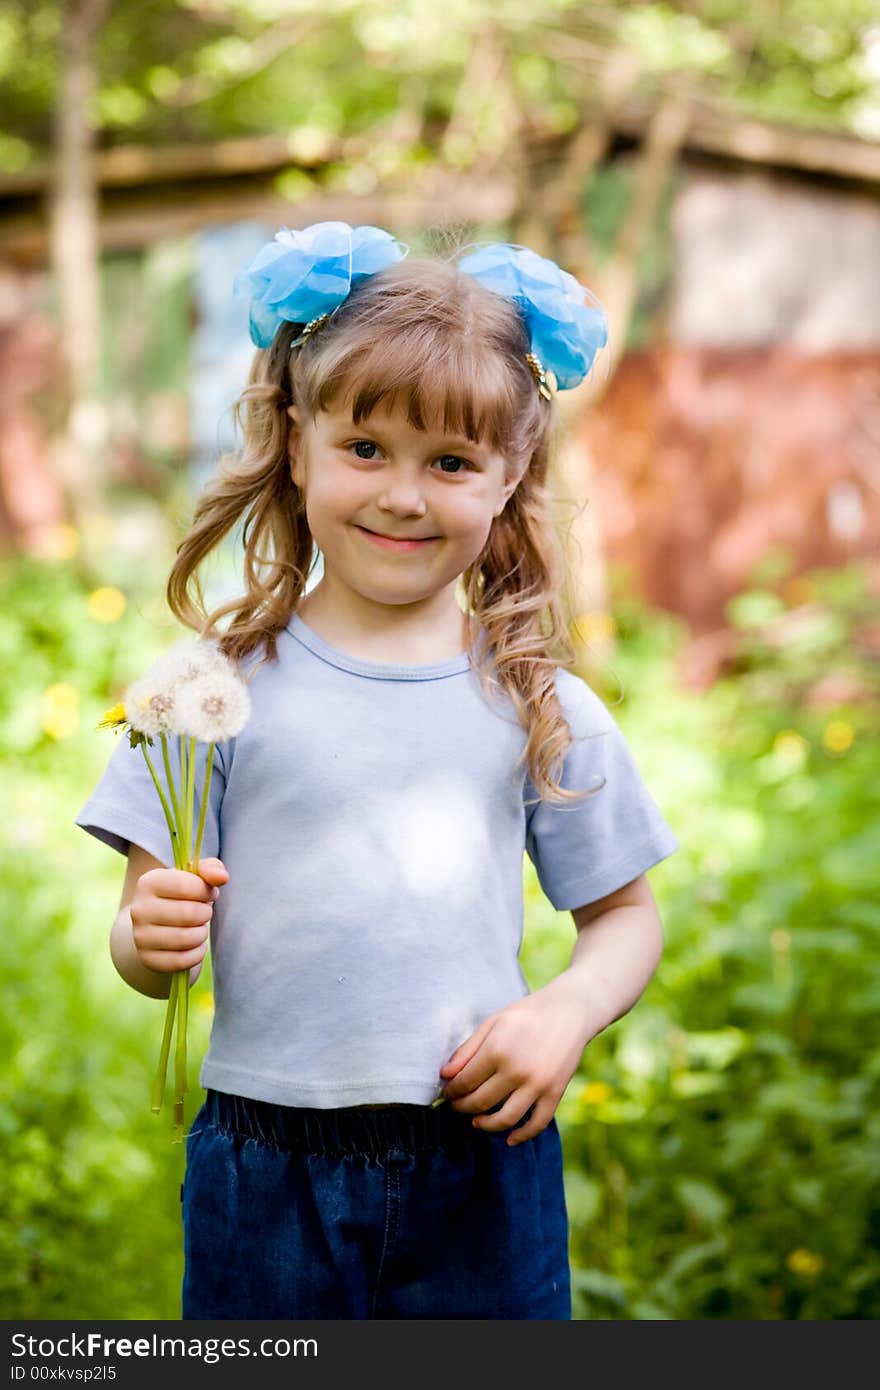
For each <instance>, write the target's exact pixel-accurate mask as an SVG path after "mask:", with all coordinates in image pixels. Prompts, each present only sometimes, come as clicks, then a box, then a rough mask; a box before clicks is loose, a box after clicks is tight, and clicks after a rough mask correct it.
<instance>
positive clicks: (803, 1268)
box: [785, 1246, 825, 1279]
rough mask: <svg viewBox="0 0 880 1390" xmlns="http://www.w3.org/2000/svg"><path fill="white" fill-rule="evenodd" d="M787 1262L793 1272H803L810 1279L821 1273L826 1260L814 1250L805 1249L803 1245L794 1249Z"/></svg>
mask: <svg viewBox="0 0 880 1390" xmlns="http://www.w3.org/2000/svg"><path fill="white" fill-rule="evenodd" d="M785 1263H786V1264H787V1265H788V1267H789V1269H790V1270H791V1272H792V1274H801V1275H803V1276H804V1277H805V1278H807V1279H810V1278H812V1277H813V1276H814V1275H816V1274H818V1273H819V1271H820V1270H821V1268H822V1266H823V1264H824V1263H825V1261H824V1260H823V1259H822V1256H821V1255H817V1254H816V1253H815V1252H814V1251H813V1250H805V1249H804V1248H803V1246H801V1247H800V1248H799V1249H797V1250H792V1252H791V1254H790V1255H788V1257H787V1258H786V1261H785Z"/></svg>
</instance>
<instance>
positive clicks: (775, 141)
mask: <svg viewBox="0 0 880 1390" xmlns="http://www.w3.org/2000/svg"><path fill="white" fill-rule="evenodd" d="M652 111H653V108H652V107H646V106H645V105H644V103H635V102H633V101H632V100H630V101H627V102H623V103H621V105H620V106H619V107H618V109H617V110H616V111H615V112H614V114H613V118H612V128H613V129H614V130H615V131H616V132H617V133H618V134H620V135H624V136H627V137H631V138H633V139H641V137H642V136H643V135H644V133H645V131H646V130H647V128H648V125H649V124H650V120H651V115H652ZM587 114H588V113H585V117H586V115H587ZM568 138H571V137H568ZM363 145H364V140H363V138H358V137H353V138H352V139H346V138H344V137H339V138H337V137H332V136H327V137H326V138H322V139H320V140H318V139H316V138H315V137H314V135H313V133H310V134H309V138H308V142H307V141H306V137H305V135H304V133H302V132H298V131H291V132H289V133H288V134H285V135H259V136H251V137H248V138H246V139H236V140H218V141H213V142H210V143H202V144H187V145H175V146H170V147H163V146H151V145H121V146H119V147H117V148H116V149H111V150H102V151H100V152H99V153H98V155H97V159H96V164H97V177H98V182H99V184H100V186H101V187H102V188H106V189H111V188H126V187H136V186H137V187H141V186H145V185H148V184H155V183H175V182H178V181H184V180H185V181H195V180H205V181H211V180H212V179H217V178H229V177H230V176H236V175H259V174H270V173H279V172H281V171H282V170H284V169H290V168H298V169H304V170H316V169H320V168H321V167H323V166H324V165H325V164H327V163H329V162H332V161H335V160H339V159H351V158H357V156H358V154H359V153H360V151H361V149H362V148H363ZM559 145H560V141H559V138H558V137H552V138H550V139H548V140H547V141H546V142H541V144H540V147H539V148H538V149H537V150H536V153H537V154H539V155H540V153H541V150H542V149H543V151H544V152H546V153H547V154H549V153H552V151H553V149H554V148H557V149H558V148H559ZM685 150H686V151H688V150H689V151H693V152H695V153H706V154H721V155H726V156H728V157H733V158H736V159H742V160H745V161H746V162H748V163H752V164H769V165H779V166H781V167H785V168H790V169H802V170H804V171H805V172H806V171H808V172H811V173H816V172H822V173H827V174H830V175H838V176H839V177H841V178H848V179H856V180H860V181H864V182H866V183H880V143H878V142H876V141H871V140H861V139H859V138H858V137H857V136H855V135H844V134H839V135H838V134H834V133H831V132H828V131H823V130H810V129H803V128H801V127H799V126H784V125H770V124H767V123H766V122H762V121H755V120H750V119H749V118H748V117H745V116H742V115H740V114H738V113H737V112H736V111H733V110H731V109H730V108H727V109H725V108H723V107H721V106H710V105H709V104H708V103H707V102H706V101H705V100H704V99H703V100H700V101H698V105H697V109H696V111H695V114H694V117H693V123H692V125H691V129H690V131H689V133H688V138H687V141H686V143H685ZM48 177H49V165H48V162H46V161H43V162H40V163H37V164H34V165H33V167H32V168H30V169H24V170H21V171H19V172H18V173H0V205H2V202H3V201H4V200H6V201H10V200H14V199H18V198H26V197H28V196H31V197H33V196H38V195H41V194H42V193H43V192H44V191H45V188H46V185H47V181H48Z"/></svg>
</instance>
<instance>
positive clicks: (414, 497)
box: [288, 404, 519, 611]
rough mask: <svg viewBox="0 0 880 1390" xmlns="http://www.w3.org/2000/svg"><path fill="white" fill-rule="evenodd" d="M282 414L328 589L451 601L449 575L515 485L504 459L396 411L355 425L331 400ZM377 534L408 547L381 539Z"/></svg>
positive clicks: (476, 545) (474, 553) (357, 596)
mask: <svg viewBox="0 0 880 1390" xmlns="http://www.w3.org/2000/svg"><path fill="white" fill-rule="evenodd" d="M288 414H289V415H290V417H291V420H292V429H291V434H290V444H289V453H290V466H291V477H292V478H293V481H294V482H295V483H296V484H297V486H298V487H299V488H300V489H301V490H302V491H303V493H304V495H305V502H306V517H307V520H308V525H309V529H310V531H311V533H312V535H313V536H314V538H315V541H316V543H317V544H318V545H319V546H320V548H321V553H322V555H323V559H324V573H325V575H326V576H327V577H328V579H329V580H330V583H331V584H332V586H333V587H334V589H336V591H337V594H339V591H340V586H343V588H344V590H345V591H346V593H345V597H346V598H347V599H348V600H349V601H351V600H354V602H355V605H358V604H359V603H362V602H363V601H364V600H366V601H367V603H368V604H380V605H386V604H396V605H403V604H409V605H415V606H416V607H419V606H420V605H422V604H425V602H426V601H427V600H435V599H436V597H437V596H438V595H439V594H440V593H441V591H448V598H449V601H450V605H455V592H454V591H455V582H456V580H457V579H458V577H459V575H460V574H461V573H462V572H463V571H464V570H465V569H466V568H467V567H468V565H470V564H472V563H473V561H474V560H476V559H477V557H478V556H479V555H480V553H481V551H482V550H483V547H484V546H485V544H486V540H487V539H488V536H489V531H490V529H491V527H492V523H493V521H494V520H495V518H496V517H497V516H499V515H500V514H501V512H502V511H503V510H504V506H505V503H506V502H507V499H508V498H509V497H510V495H511V493H512V492H513V491H514V489H515V488H516V485H517V482H518V481H519V477H518V476H515V477H514V476H511V469H510V467H509V465H508V464H507V461H506V460H505V458H504V457H502V455H500V454H497V453H494V452H493V451H492V450H491V448H490V447H489V446H488V445H484V444H480V445H474V444H472V443H470V442H469V441H468V440H467V439H465V438H457V437H455V436H453V435H444V434H442V433H438V432H437V431H436V430H431V431H430V432H427V433H426V432H423V431H421V430H417V429H416V428H415V427H414V426H413V425H411V424H410V423H409V421H408V420H407V419H406V416H405V414H403V413H402V412H401V413H397V412H393V413H392V412H389V411H386V410H381V411H380V410H377V411H375V412H374V413H373V414H372V415H371V416H370V417H369V418H368V419H367V420H364V421H361V423H360V424H358V425H355V424H354V423H353V421H352V418H351V413H350V410H349V409H348V408H347V406H346V405H340V404H334V405H333V406H332V407H331V408H330V410H329V411H320V412H319V413H318V415H317V417H316V419H314V420H311V419H308V418H305V417H303V416H302V414H301V412H299V411H298V410H297V408H296V406H291V407H290V408H289V410H288ZM370 533H372V534H370ZM377 535H378V536H380V537H383V536H384V537H388V538H393V539H398V540H404V541H409V542H413V541H415V542H417V543H416V544H412V543H410V544H408V545H393V544H388V543H387V542H386V543H384V544H383V543H382V541H381V540H377V539H376V536H377ZM427 606H429V607H430V608H431V609H432V611H434V609H435V606H436V605H435V603H433V602H432V603H430V604H429V605H427ZM456 611H457V608H456Z"/></svg>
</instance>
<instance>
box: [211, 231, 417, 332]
mask: <svg viewBox="0 0 880 1390" xmlns="http://www.w3.org/2000/svg"><path fill="white" fill-rule="evenodd" d="M408 250H409V248H408V247H407V246H404V244H403V243H402V242H399V241H397V239H396V238H395V237H393V236H391V234H390V232H384V231H383V230H382V229H381V227H366V226H365V227H350V226H349V225H348V223H347V222H315V223H313V224H312V226H310V227H305V228H304V229H303V230H302V231H298V232H297V231H291V230H290V229H289V228H287V227H284V228H282V230H281V231H280V232H276V233H275V237H274V240H273V241H270V242H267V243H266V245H265V246H263V247H262V248H261V249H260V250H259V251H258V252H257V254H256V256H255V257H254V259H253V260H252V261H251V263H250V265H249V266H248V267H247V268H246V269H245V270H241V271H239V272H238V274H237V275H236V277H235V282H234V293H235V294H240V293H243V292H246V293H248V294H250V296H251V305H250V321H249V328H250V335H251V342H252V343H255V344H256V346H257V347H260V348H267V347H270V346H271V345H272V341H273V339H274V337H275V334H276V333H277V331H278V328H279V326H280V325H281V324H282V323H284V322H285V321H286V322H289V323H305V324H308V323H310V322H311V321H312V320H314V319H316V318H320V317H321V316H322V315H323V314H332V313H333V311H334V310H335V309H338V308H339V306H340V304H342V303H343V302H344V300H345V299H346V298H347V297H348V293H349V291H350V289H351V287H352V285H356V284H357V283H358V281H359V280H364V279H365V278H366V277H367V276H368V275H375V273H376V271H377V270H383V269H384V268H385V266H388V265H393V264H394V263H395V261H400V260H402V259H403V258H404V256H405V255H406V254H407V251H408Z"/></svg>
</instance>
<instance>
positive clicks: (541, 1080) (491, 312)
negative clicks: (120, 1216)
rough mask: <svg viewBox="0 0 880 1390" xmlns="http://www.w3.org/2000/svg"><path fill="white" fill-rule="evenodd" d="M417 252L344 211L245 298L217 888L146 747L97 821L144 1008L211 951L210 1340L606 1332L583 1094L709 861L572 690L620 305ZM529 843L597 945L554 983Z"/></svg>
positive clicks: (115, 763)
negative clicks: (235, 589) (588, 458)
mask: <svg viewBox="0 0 880 1390" xmlns="http://www.w3.org/2000/svg"><path fill="white" fill-rule="evenodd" d="M404 251H405V248H403V247H402V246H401V245H400V243H398V242H397V241H395V239H394V238H393V237H391V236H389V234H388V233H387V232H383V231H381V230H380V229H378V228H372V227H358V228H354V229H352V228H350V227H348V226H347V225H346V224H344V223H319V224H317V225H316V226H314V227H310V228H307V229H305V231H302V232H289V231H286V230H285V231H282V232H279V233H278V235H277V236H276V238H275V240H274V241H273V242H270V243H269V244H268V245H267V246H266V247H264V248H263V250H262V251H261V252H260V253H259V255H258V256H257V257H256V259H255V261H254V262H253V264H252V265H251V267H250V268H249V269H248V271H247V272H244V273H243V275H242V276H241V277H240V279H239V286H243V287H244V288H246V289H247V290H248V291H249V293H250V294H251V296H252V299H251V313H250V331H251V337H252V339H253V341H254V343H255V344H256V345H257V348H258V351H257V352H256V354H255V357H254V362H253V367H252V370H251V374H250V380H249V384H248V385H247V387H246V389H245V391H244V393H243V397H242V398H241V400H240V401H239V403H238V405H237V407H236V418H237V419H238V421H239V423H241V419H242V413H243V412H244V416H245V429H244V447H243V454H242V457H241V458H240V460H239V461H237V462H235V463H233V464H231V465H227V466H226V467H225V469H224V470H223V471H222V472H221V473H220V476H219V477H218V478H217V479H216V481H214V482H212V483H211V484H210V485H209V486H208V487H207V488H206V490H205V492H204V495H203V496H202V498H201V499H200V501H199V503H198V505H197V507H196V512H195V518H194V522H193V526H192V529H191V531H190V533H189V535H188V536H187V537H186V539H185V540H184V541H183V542H182V544H181V546H180V547H179V551H178V556H177V559H176V562H175V564H174V567H173V569H172V572H171V575H170V578H169V581H168V591H167V593H168V600H169V604H170V607H171V608H172V610H173V612H174V613H175V615H176V616H177V617H178V618H179V619H180V620H181V621H182V622H183V623H184V624H186V625H187V626H189V627H191V628H194V629H196V630H198V631H199V632H201V634H202V635H203V636H205V637H208V638H211V639H212V640H216V641H218V643H219V645H220V646H221V647H222V649H223V650H224V652H225V653H226V654H227V655H229V656H231V657H233V658H234V659H236V660H238V661H239V662H240V663H241V666H242V669H243V673H246V678H247V679H248V681H249V684H250V693H251V710H252V713H251V717H250V720H249V722H248V723H247V725H246V726H245V727H244V729H243V730H242V732H241V733H240V734H239V736H238V737H237V738H234V739H230V740H228V742H227V743H226V744H220V745H218V749H217V755H216V757H215V765H214V771H213V774H212V781H211V786H210V796H209V807H208V808H207V821H206V825H205V830H204V839H203V845H204V852H205V856H206V857H205V858H204V859H202V860H200V862H199V874H198V875H196V874H190V873H187V872H185V871H183V870H176V869H169V868H167V867H164V866H165V865H166V864H167V861H168V859H169V857H170V856H169V847H168V843H167V838H166V836H167V832H166V831H165V828H164V822H163V818H162V815H161V808H160V806H159V802H158V798H157V797H156V795H155V789H154V788H153V787H152V784H151V782H150V779H149V775H148V773H147V772H146V769H145V767H144V765H143V764H144V760H143V759H142V758H138V757H136V756H132V752H131V749H130V748H129V747H128V746H127V743H126V741H121V742H120V745H119V747H118V748H117V749H116V750H115V751H114V753H113V755H112V757H111V759H110V761H109V764H108V767H107V770H106V772H105V773H104V776H103V778H102V780H101V781H100V783H99V785H98V787H97V789H96V791H95V793H94V795H93V796H92V797H91V799H90V800H89V801H88V802H87V804H86V805H85V807H84V808H83V810H82V811H81V812H80V814H79V816H78V817H77V824H78V825H80V826H81V827H82V828H83V829H85V830H87V831H88V832H89V833H91V834H93V835H95V836H97V837H98V838H99V839H101V840H103V841H105V842H106V843H107V844H108V845H111V846H112V847H113V848H114V849H116V850H118V851H119V852H120V853H122V854H125V855H127V856H128V871H127V874H126V879H125V885H124V888H123V894H122V903H121V908H120V913H119V916H118V917H117V919H116V922H115V924H114V928H113V933H112V937H111V952H112V955H113V959H114V962H115V964H116V967H117V969H118V970H119V972H120V974H121V975H122V976H123V978H124V979H126V981H127V982H128V983H129V984H130V985H131V986H132V987H133V988H135V989H137V990H139V991H140V992H141V993H144V994H148V995H151V996H154V997H156V998H167V996H168V992H169V981H170V973H171V972H173V971H175V970H180V969H187V968H188V969H190V980H191V982H192V981H194V980H195V979H197V977H198V974H199V970H200V968H201V964H202V961H203V958H204V955H205V953H206V950H207V942H208V937H209V933H210V943H211V951H212V963H213V982H214V994H215V1014H214V1021H213V1027H212V1032H211V1040H210V1046H209V1049H208V1052H207V1054H206V1056H205V1058H204V1060H203V1064H202V1068H201V1073H200V1082H201V1085H202V1086H203V1087H204V1088H205V1091H206V1098H205V1101H204V1104H203V1105H202V1106H201V1109H200V1110H199V1112H198V1114H197V1116H196V1118H195V1120H194V1122H193V1126H192V1128H191V1130H190V1132H189V1134H188V1136H187V1143H186V1150H187V1152H186V1159H187V1162H186V1172H185V1180H184V1183H183V1187H182V1192H181V1195H182V1203H183V1206H182V1221H183V1239H184V1258H185V1272H184V1278H183V1317H184V1318H187V1319H189V1318H193V1319H198V1318H202V1319H205V1318H207V1319H210V1318H278V1319H281V1318H508V1319H509V1318H562V1319H567V1318H570V1317H571V1300H570V1286H569V1264H568V1225H567V1213H566V1206H565V1197H564V1190H563V1168H562V1150H561V1142H560V1135H559V1130H558V1127H557V1123H556V1119H555V1110H556V1107H557V1105H558V1104H559V1101H560V1099H561V1097H562V1095H563V1093H564V1091H565V1088H566V1086H567V1084H568V1082H569V1080H570V1078H571V1076H572V1075H573V1073H574V1072H575V1070H576V1068H577V1067H578V1064H579V1062H580V1060H581V1057H582V1054H583V1051H584V1048H585V1047H586V1045H587V1043H588V1042H589V1041H590V1039H591V1038H593V1037H594V1036H595V1035H596V1034H597V1033H599V1032H600V1031H601V1030H602V1029H603V1028H605V1027H607V1026H608V1024H609V1023H611V1022H613V1021H614V1020H615V1019H616V1018H619V1017H620V1016H621V1015H622V1014H623V1013H625V1012H626V1011H627V1010H628V1009H629V1008H630V1007H631V1006H632V1005H633V1003H634V1002H635V1001H636V999H638V997H639V996H640V995H641V993H642V992H643V990H644V988H645V986H646V985H647V983H648V981H649V979H650V977H651V975H652V973H653V971H654V969H655V966H656V964H657V960H658V957H659V954H660V951H661V938H662V928H661V924H660V920H659V917H658V914H657V910H656V907H655V905H654V900H653V897H652V894H651V891H650V888H649V887H648V884H647V880H646V877H645V873H646V870H648V869H649V868H650V867H651V866H652V865H654V864H656V863H658V861H660V860H662V859H664V858H666V857H667V856H668V855H670V854H671V853H672V852H673V851H674V850H675V849H676V848H678V841H677V839H676V837H675V836H674V834H673V832H672V831H671V829H670V828H669V826H668V825H667V823H666V821H665V820H664V818H663V816H662V815H661V812H660V810H659V808H658V807H657V805H656V803H655V802H654V800H653V799H652V797H651V795H650V793H649V792H648V790H647V788H646V787H645V785H644V783H643V782H642V780H641V777H640V775H639V772H638V770H637V768H636V766H635V764H634V762H633V759H632V756H631V754H630V752H629V750H628V748H627V745H626V744H625V742H624V740H623V737H622V735H621V732H620V730H619V729H618V727H617V725H616V723H615V721H614V720H613V718H612V716H611V715H610V713H609V711H608V710H607V708H606V707H605V706H604V704H603V703H602V701H601V700H600V699H599V698H598V697H597V696H596V695H595V694H594V693H593V691H592V690H591V689H590V687H589V686H588V685H586V683H585V682H583V681H582V680H580V679H578V678H577V677H576V676H575V675H574V674H573V673H572V672H571V670H570V669H566V668H567V666H569V667H570V666H571V665H572V664H573V657H574V653H573V651H572V649H571V647H570V646H569V645H568V638H567V635H566V631H565V623H564V615H563V612H562V609H561V605H560V601H559V598H558V596H557V595H558V588H559V585H560V581H561V577H562V568H561V560H560V556H559V554H558V550H557V542H556V540H555V537H554V532H553V529H552V527H551V524H550V520H549V515H550V514H549V497H548V489H547V481H546V479H547V464H548V454H549V450H550V443H551V434H552V429H553V422H554V404H553V397H554V394H555V390H556V389H567V388H570V387H572V386H574V385H577V383H578V382H579V381H581V380H582V379H583V377H584V376H585V375H586V373H587V372H588V370H589V368H590V366H591V363H592V360H593V355H594V353H595V351H596V349H597V348H598V347H600V346H602V345H603V344H604V342H605V327H604V319H603V316H602V314H601V311H600V310H598V309H597V308H595V307H593V306H591V305H590V304H588V303H587V302H586V292H585V291H584V290H583V288H582V287H581V286H579V285H578V284H577V282H576V281H575V280H574V279H573V278H572V277H571V276H570V275H567V274H566V273H565V272H563V271H561V270H560V269H559V268H558V267H557V266H556V265H554V264H553V263H552V262H550V261H547V260H544V259H542V258H541V257H539V256H537V255H535V254H534V253H533V252H530V251H527V250H525V249H524V248H517V247H511V246H506V245H495V246H490V247H486V248H484V249H483V250H480V251H477V252H475V253H472V254H470V255H468V256H465V257H464V258H463V259H460V260H459V261H458V262H457V263H451V262H450V263H445V262H439V261H437V262H435V261H432V260H429V259H415V258H413V257H410V258H408V259H407V258H405V257H404ZM245 512H246V513H247V518H246V522H245V525H244V528H243V534H242V538H243V544H244V549H245V556H244V569H245V576H246V593H245V594H244V595H243V596H242V597H240V598H237V599H235V600H234V601H233V602H231V603H226V604H225V605H223V606H221V607H220V608H218V609H216V610H215V611H214V612H213V613H212V614H211V615H210V616H206V615H205V613H204V609H203V606H202V599H201V592H200V590H199V594H198V597H199V606H198V607H196V606H195V605H194V604H193V602H192V600H191V598H190V597H189V594H188V585H189V581H190V579H191V577H192V576H193V575H194V572H195V570H196V568H197V566H198V565H199V563H200V562H201V560H202V559H203V558H204V557H205V556H206V555H207V554H208V553H209V552H210V551H211V550H212V549H213V547H214V546H215V545H216V544H217V543H218V541H220V539H221V538H222V537H223V536H224V535H226V533H227V532H229V531H230V529H231V528H232V527H233V526H234V524H235V523H236V521H238V520H239V518H240V517H241V516H242V514H243V513H245ZM316 547H318V548H320V552H321V555H322V557H323V575H322V577H321V580H320V582H319V583H318V584H317V586H316V587H315V588H314V589H312V590H310V591H309V593H308V594H306V593H305V589H306V583H307V579H308V577H309V573H310V570H311V567H312V563H313V560H314V557H315V550H316ZM459 584H460V586H461V588H460V590H459V587H458V586H459ZM459 592H460V593H461V594H462V596H463V602H462V601H460V600H459V597H458V593H459ZM229 613H232V615H233V616H232V620H231V622H230V623H229V625H228V627H227V629H226V630H225V631H224V632H222V633H221V631H220V629H218V628H217V626H216V624H217V622H218V620H219V619H220V618H222V617H223V616H225V615H227V614H229ZM257 658H259V659H258V660H257ZM524 849H525V850H527V852H528V854H529V855H530V857H531V859H532V861H533V862H534V865H535V868H536V871H537V874H538V877H539V880H540V883H541V885H542V887H543V889H544V891H545V893H546V894H547V896H548V898H549V899H550V902H551V903H552V904H553V906H554V907H555V908H556V909H558V910H563V909H570V910H571V911H572V913H573V916H574V921H575V924H576V927H577V933H578V935H577V941H576V944H575V947H574V951H573V954H572V959H571V965H570V967H569V968H568V969H567V970H565V971H563V972H562V974H560V975H559V976H558V977H557V978H555V979H553V980H552V981H551V982H550V983H549V984H548V985H546V986H545V987H544V988H542V989H540V990H537V991H535V992H534V993H530V992H529V987H528V984H527V983H526V980H525V977H524V975H523V973H522V971H521V969H520V966H519V963H518V958H517V957H518V952H519V948H520V944H521V937H522V927H523V895H522V857H523V851H524ZM221 854H222V859H221V858H220V856H221ZM221 885H222V891H220V888H221Z"/></svg>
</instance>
